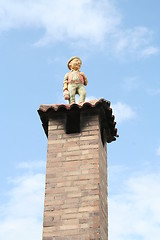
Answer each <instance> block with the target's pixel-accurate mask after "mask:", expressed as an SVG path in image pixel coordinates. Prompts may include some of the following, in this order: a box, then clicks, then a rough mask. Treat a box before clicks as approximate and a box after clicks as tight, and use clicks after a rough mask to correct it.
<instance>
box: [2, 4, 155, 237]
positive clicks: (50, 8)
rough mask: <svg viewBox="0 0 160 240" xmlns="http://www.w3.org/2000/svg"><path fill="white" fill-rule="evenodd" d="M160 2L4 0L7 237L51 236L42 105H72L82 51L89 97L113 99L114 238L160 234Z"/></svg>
mask: <svg viewBox="0 0 160 240" xmlns="http://www.w3.org/2000/svg"><path fill="white" fill-rule="evenodd" d="M159 9H160V2H159V1H158V0H154V1H153V0H147V1H146V0H139V1H131V0H80V1H74V0H70V1H67V0H59V1H54V0H52V1H51V0H45V1H44V0H14V1H13V0H7V1H6V0H0V66H1V68H0V69H1V70H0V79H1V94H0V100H1V125H0V132H1V138H0V139H1V168H0V175H1V181H0V190H1V192H0V194H1V198H0V239H6V240H16V239H23V240H26V239H27V240H28V239H30V240H39V239H41V234H42V216H43V200H44V199H43V198H44V178H45V164H46V152H47V139H46V137H45V135H44V132H43V129H42V127H41V122H40V120H39V117H38V114H37V112H36V111H37V109H38V108H39V105H40V104H52V103H64V100H63V93H62V84H63V77H64V75H65V73H66V72H67V71H68V70H67V66H66V64H67V61H68V59H69V58H70V57H71V56H74V55H78V56H79V57H80V58H81V59H82V61H83V64H82V71H84V72H85V74H86V76H87V77H88V81H89V83H88V86H87V87H86V90H87V100H89V99H93V98H97V99H99V98H105V99H107V100H110V101H111V106H112V108H113V111H114V114H115V116H116V122H117V128H118V132H119V135H120V137H119V139H117V141H116V142H113V143H111V144H108V179H109V187H108V189H109V240H117V239H118V240H153V239H154V240H159V237H160V227H159V226H160V219H159V216H160V205H159V202H160V184H159V183H160V134H159V122H160V113H159V98H160V79H159V77H160V74H159V65H160V41H159V39H160V26H159Z"/></svg>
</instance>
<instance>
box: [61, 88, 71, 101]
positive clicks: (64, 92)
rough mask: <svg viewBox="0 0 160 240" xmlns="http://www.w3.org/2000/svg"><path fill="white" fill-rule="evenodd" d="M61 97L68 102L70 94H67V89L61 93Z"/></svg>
mask: <svg viewBox="0 0 160 240" xmlns="http://www.w3.org/2000/svg"><path fill="white" fill-rule="evenodd" d="M63 96H64V99H65V100H69V98H70V94H69V91H68V90H67V89H66V90H64V91H63Z"/></svg>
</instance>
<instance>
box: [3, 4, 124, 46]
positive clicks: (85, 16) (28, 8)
mask: <svg viewBox="0 0 160 240" xmlns="http://www.w3.org/2000/svg"><path fill="white" fill-rule="evenodd" d="M0 9H1V11H0V30H1V31H3V30H9V29H12V28H18V27H24V26H26V27H38V28H43V29H44V30H45V35H44V37H43V38H42V39H40V40H39V41H38V42H37V43H36V45H45V44H47V43H48V42H52V41H56V40H58V41H59V40H61V41H65V42H66V40H70V39H71V40H72V41H74V40H76V41H77V40H80V39H81V40H85V41H89V42H90V43H95V44H96V43H99V42H101V41H103V40H104V37H105V35H106V34H110V33H111V32H112V31H113V30H114V29H115V27H116V26H117V25H118V24H119V22H120V17H119V14H118V12H117V11H116V10H115V8H114V7H113V6H112V5H111V4H110V1H108V0H107V1H105V0H101V1H94V0H81V1H74V0H70V1H67V0H59V1H55V0H53V1H51V0H46V1H43V0H41V1H37V0H34V1H23V2H22V1H20V0H17V1H13V0H8V1H1V2H0Z"/></svg>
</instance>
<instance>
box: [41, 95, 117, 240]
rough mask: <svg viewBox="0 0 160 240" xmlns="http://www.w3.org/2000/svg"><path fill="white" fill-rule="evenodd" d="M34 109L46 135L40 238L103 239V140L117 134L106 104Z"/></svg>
mask: <svg viewBox="0 0 160 240" xmlns="http://www.w3.org/2000/svg"><path fill="white" fill-rule="evenodd" d="M38 113H39V115H40V118H41V121H42V125H43V128H44V131H45V133H46V135H47V137H48V150H47V167H46V184H45V203H44V221H43V240H55V239H56V240H62V239H63V240H76V239H79V240H91V239H92V240H95V239H103V240H108V205H107V144H106V143H109V142H112V141H114V140H116V137H117V136H118V135H117V129H116V128H115V124H116V123H115V122H114V116H113V115H112V109H111V108H110V102H108V101H106V100H104V99H100V100H97V101H90V102H85V103H84V104H83V105H78V104H73V105H68V104H67V105H63V104H61V105H58V104H54V105H41V106H40V108H39V110H38Z"/></svg>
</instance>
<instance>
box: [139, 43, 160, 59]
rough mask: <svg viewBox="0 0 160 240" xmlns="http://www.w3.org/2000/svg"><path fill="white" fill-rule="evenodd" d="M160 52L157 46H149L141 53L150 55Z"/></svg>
mask: <svg viewBox="0 0 160 240" xmlns="http://www.w3.org/2000/svg"><path fill="white" fill-rule="evenodd" d="M158 53H159V49H158V48H156V47H152V46H149V47H147V48H145V49H144V50H143V51H142V52H141V54H142V56H143V57H148V56H151V55H157V54H158Z"/></svg>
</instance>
